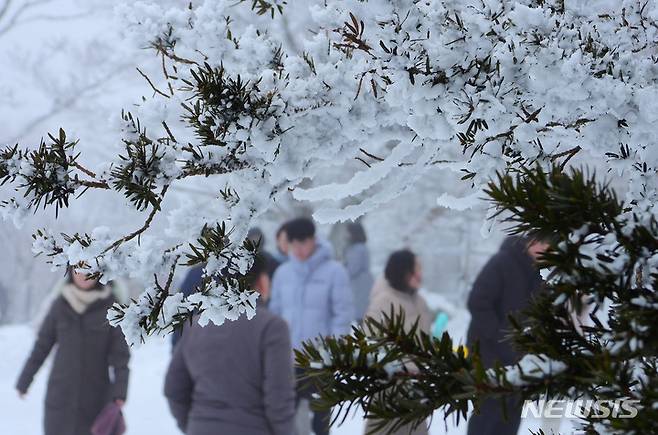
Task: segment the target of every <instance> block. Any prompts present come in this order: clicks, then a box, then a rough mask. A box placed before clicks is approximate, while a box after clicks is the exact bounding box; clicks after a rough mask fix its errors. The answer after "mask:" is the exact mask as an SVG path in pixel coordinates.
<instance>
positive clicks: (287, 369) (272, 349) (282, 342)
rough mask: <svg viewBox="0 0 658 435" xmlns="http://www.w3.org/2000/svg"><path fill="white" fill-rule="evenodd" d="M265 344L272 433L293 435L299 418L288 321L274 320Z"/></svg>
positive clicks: (266, 396)
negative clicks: (296, 411) (296, 412)
mask: <svg viewBox="0 0 658 435" xmlns="http://www.w3.org/2000/svg"><path fill="white" fill-rule="evenodd" d="M262 343H263V344H262V346H263V350H262V358H263V402H264V404H265V417H266V418H267V421H268V423H269V426H270V430H271V433H272V434H274V435H290V434H291V433H293V427H294V421H295V377H294V369H293V360H292V358H293V357H292V344H291V342H290V332H289V330H288V326H287V324H286V322H285V321H284V320H283V319H280V318H278V317H277V318H275V319H274V320H273V321H272V322H270V324H269V325H268V326H267V328H266V329H265V331H264V332H263V341H262Z"/></svg>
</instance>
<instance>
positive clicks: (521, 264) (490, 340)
mask: <svg viewBox="0 0 658 435" xmlns="http://www.w3.org/2000/svg"><path fill="white" fill-rule="evenodd" d="M547 248H548V244H547V243H546V242H544V241H541V240H535V239H528V238H524V237H509V238H507V239H506V240H505V241H504V242H503V244H502V246H501V248H500V250H499V251H498V252H497V253H496V254H495V255H494V256H493V257H492V258H491V259H490V260H489V261H488V262H487V264H486V265H485V266H484V268H483V269H482V271H480V274H479V275H478V277H477V278H476V280H475V283H474V284H473V289H472V290H471V293H470V295H469V297H468V309H469V311H470V312H471V323H470V326H469V329H468V336H467V342H468V347H469V348H471V347H472V346H473V345H474V344H475V343H476V342H477V343H479V349H480V357H481V359H482V362H483V363H484V365H485V367H493V365H494V362H495V361H499V362H500V363H501V364H503V365H510V364H514V363H516V362H517V361H518V360H519V359H520V358H521V357H522V355H520V354H519V352H518V351H516V350H515V349H514V348H513V347H512V343H511V342H510V341H509V340H507V339H506V335H507V334H509V332H510V331H511V325H510V323H509V320H508V316H509V315H510V314H517V317H518V314H519V312H520V311H521V310H523V309H525V308H526V307H528V306H529V304H530V302H531V299H532V297H533V296H534V295H535V294H536V293H537V292H538V291H539V290H540V288H541V286H542V279H541V276H540V274H539V270H538V269H537V267H536V265H535V262H536V259H537V258H538V257H539V256H540V255H541V254H542V253H543V252H545V251H546V249H547ZM507 405H508V419H507V420H505V419H504V418H503V413H502V408H501V405H500V404H498V403H497V402H496V401H494V400H487V401H485V402H484V403H483V404H482V405H481V408H480V413H479V414H474V415H472V416H471V418H470V420H469V425H468V434H469V435H489V434H491V435H494V434H495V435H515V434H516V432H517V430H518V427H519V423H520V418H521V415H520V414H521V413H520V410H519V412H516V409H518V401H517V400H508V403H507Z"/></svg>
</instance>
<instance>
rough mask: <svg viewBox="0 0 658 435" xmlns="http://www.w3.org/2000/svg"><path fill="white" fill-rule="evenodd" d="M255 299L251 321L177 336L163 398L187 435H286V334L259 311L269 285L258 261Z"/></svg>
mask: <svg viewBox="0 0 658 435" xmlns="http://www.w3.org/2000/svg"><path fill="white" fill-rule="evenodd" d="M250 276H251V279H252V283H253V284H252V285H253V287H254V288H255V290H256V291H258V292H259V293H260V298H259V305H258V306H257V310H256V311H257V313H256V316H255V317H254V318H253V319H251V320H248V319H246V318H245V317H244V316H242V317H240V318H239V319H238V320H236V321H234V322H226V323H225V324H224V325H222V326H216V325H207V326H204V327H201V326H199V325H198V324H197V323H196V322H194V323H193V324H192V325H191V326H189V327H187V329H185V330H184V331H183V336H182V338H181V339H180V341H179V342H178V344H177V345H176V348H175V349H174V355H173V358H172V360H171V363H170V365H169V369H168V370H167V375H166V378H165V386H164V392H165V396H166V397H167V400H168V402H169V408H170V410H171V413H172V414H173V416H174V418H175V419H176V422H177V423H178V427H179V428H180V429H181V430H182V431H183V432H185V433H186V434H187V435H217V434H240V435H291V434H292V433H293V425H294V416H295V385H294V371H293V361H292V348H291V345H290V334H289V331H288V326H287V325H286V323H285V322H284V321H283V319H281V318H280V317H278V316H276V315H274V314H272V313H271V312H270V311H268V310H267V308H266V307H265V302H266V300H267V298H268V294H269V284H270V281H269V277H268V275H267V270H266V265H265V264H264V261H263V259H262V258H258V259H257V260H256V261H255V262H254V266H253V267H252V270H251V271H250Z"/></svg>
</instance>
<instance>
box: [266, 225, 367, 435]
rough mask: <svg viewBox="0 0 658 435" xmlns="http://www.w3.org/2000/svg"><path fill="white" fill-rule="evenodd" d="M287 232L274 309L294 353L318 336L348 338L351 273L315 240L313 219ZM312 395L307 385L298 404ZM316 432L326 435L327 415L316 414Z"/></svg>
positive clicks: (276, 279)
mask: <svg viewBox="0 0 658 435" xmlns="http://www.w3.org/2000/svg"><path fill="white" fill-rule="evenodd" d="M286 232H287V235H288V241H289V247H290V254H291V255H290V259H289V260H288V261H287V262H286V263H283V264H282V265H281V266H279V268H278V269H277V270H276V272H275V274H274V281H273V285H272V300H271V302H270V309H271V310H272V312H274V313H276V314H279V315H281V316H282V317H283V318H284V319H285V320H286V321H287V322H288V326H289V327H290V330H291V332H292V345H293V348H295V349H299V348H301V346H302V343H303V342H304V341H306V340H310V339H314V338H317V337H318V336H328V335H340V334H346V333H348V332H349V330H350V324H351V322H352V320H353V319H354V314H353V313H354V303H353V301H352V290H351V289H350V283H349V278H348V276H347V271H346V270H345V268H344V267H343V266H342V265H341V264H340V263H338V262H337V261H335V260H333V259H332V258H331V248H330V247H329V246H327V245H325V244H324V243H321V242H319V241H318V240H317V239H316V237H315V225H314V224H313V222H312V221H311V220H310V219H307V218H297V219H294V220H292V221H290V222H288V223H287V224H286ZM291 358H292V357H291ZM299 374H300V373H298V375H299ZM313 393H314V389H313V387H312V386H311V385H310V384H309V383H300V384H299V385H298V386H297V400H298V401H299V399H306V398H309V399H310V398H311V397H312V395H313ZM312 426H313V431H314V432H315V434H316V435H325V434H328V433H329V413H328V412H315V413H314V414H313V423H312Z"/></svg>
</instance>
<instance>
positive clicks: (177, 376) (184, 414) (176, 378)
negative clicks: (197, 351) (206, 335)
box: [164, 335, 194, 432]
mask: <svg viewBox="0 0 658 435" xmlns="http://www.w3.org/2000/svg"><path fill="white" fill-rule="evenodd" d="M185 340H186V336H185V335H183V338H181V340H180V343H178V346H176V350H174V355H173V357H172V358H171V362H170V363H169V369H167V375H166V376H165V386H164V394H165V397H166V398H167V402H168V403H169V409H170V411H171V414H172V415H173V416H174V419H175V420H176V423H177V424H178V427H179V428H180V430H182V431H183V432H185V429H186V428H187V418H188V415H189V413H190V408H191V407H192V391H193V389H194V383H193V382H192V376H191V375H190V372H189V370H188V368H187V365H186V363H185V358H184V353H183V352H184V347H185Z"/></svg>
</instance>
